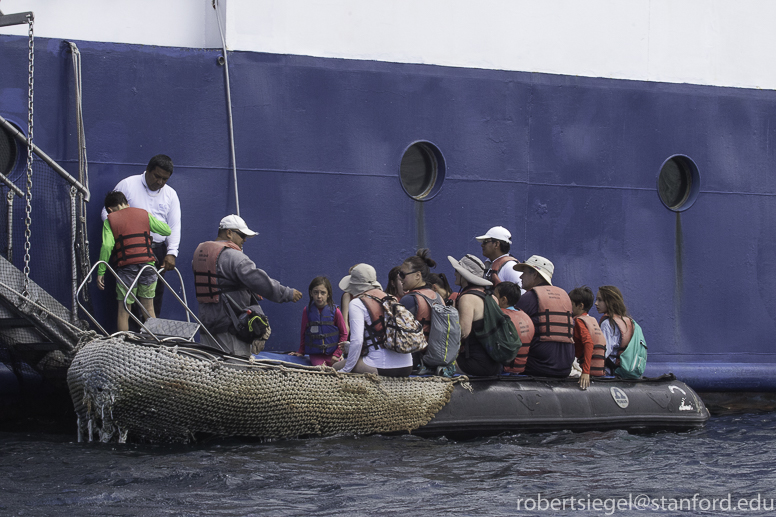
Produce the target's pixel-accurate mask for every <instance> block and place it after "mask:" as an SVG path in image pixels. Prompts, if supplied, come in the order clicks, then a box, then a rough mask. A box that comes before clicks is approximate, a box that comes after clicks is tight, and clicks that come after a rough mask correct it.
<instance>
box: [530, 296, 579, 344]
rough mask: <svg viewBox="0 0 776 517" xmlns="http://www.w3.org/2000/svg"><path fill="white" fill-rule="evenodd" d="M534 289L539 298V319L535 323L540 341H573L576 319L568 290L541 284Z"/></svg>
mask: <svg viewBox="0 0 776 517" xmlns="http://www.w3.org/2000/svg"><path fill="white" fill-rule="evenodd" d="M532 290H533V292H535V293H536V298H537V299H538V300H539V311H538V312H537V313H536V317H537V318H538V321H537V322H536V323H535V326H536V333H537V334H539V341H553V342H555V343H573V342H574V321H573V319H572V317H571V299H570V298H569V295H568V294H567V293H566V291H564V290H563V289H561V288H560V287H555V286H553V285H540V286H538V287H534V288H533V289H532Z"/></svg>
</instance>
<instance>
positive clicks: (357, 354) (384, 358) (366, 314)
mask: <svg viewBox="0 0 776 517" xmlns="http://www.w3.org/2000/svg"><path fill="white" fill-rule="evenodd" d="M339 287H340V289H342V290H343V291H345V292H347V293H350V294H351V295H353V299H352V300H351V301H350V304H349V306H348V320H349V322H350V346H349V349H348V351H347V358H346V359H343V360H342V361H340V362H338V363H336V364H335V365H334V368H336V369H337V370H340V371H343V372H353V373H377V374H379V375H383V376H386V377H408V376H409V374H410V372H411V371H412V354H400V353H397V352H394V351H392V350H388V349H385V348H383V347H382V346H380V345H379V342H380V341H381V340H384V339H385V329H384V328H383V327H382V318H381V316H382V313H383V312H382V311H383V309H382V305H381V304H380V303H379V302H378V301H377V300H375V298H376V299H378V300H379V299H382V298H385V297H386V296H387V295H386V294H385V292H383V287H382V286H381V285H380V283H379V282H378V281H377V273H376V272H375V268H373V267H372V266H370V265H369V264H358V265H357V266H355V267H353V269H352V270H351V272H350V274H349V275H348V276H346V277H345V278H343V279H342V280H341V281H340V283H339ZM362 350H363V351H364V353H362Z"/></svg>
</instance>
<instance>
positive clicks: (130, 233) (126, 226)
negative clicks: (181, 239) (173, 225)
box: [97, 190, 171, 331]
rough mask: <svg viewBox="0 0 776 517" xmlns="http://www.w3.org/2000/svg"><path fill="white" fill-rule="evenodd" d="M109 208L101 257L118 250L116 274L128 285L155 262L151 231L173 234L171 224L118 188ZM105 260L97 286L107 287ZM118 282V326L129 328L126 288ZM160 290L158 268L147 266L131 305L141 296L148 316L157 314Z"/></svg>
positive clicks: (107, 199) (107, 202)
mask: <svg viewBox="0 0 776 517" xmlns="http://www.w3.org/2000/svg"><path fill="white" fill-rule="evenodd" d="M105 210H106V211H107V212H108V218H107V219H105V222H104V223H103V226H102V247H101V248H100V260H102V261H104V262H108V259H110V256H111V254H112V253H113V252H114V250H115V252H116V259H117V265H116V275H117V276H118V277H119V279H120V280H121V282H124V284H126V285H127V286H129V285H130V284H132V282H134V281H135V278H136V277H137V275H138V273H139V272H140V270H141V269H143V267H144V266H146V265H147V264H152V265H153V264H154V262H155V260H156V258H155V257H154V253H153V250H152V249H151V244H152V243H153V239H152V237H151V232H154V233H158V234H159V235H162V236H167V235H170V233H171V232H170V227H169V226H168V225H167V224H165V223H163V222H161V221H160V220H159V219H157V218H156V217H154V216H153V215H151V214H150V213H148V212H146V211H145V210H143V209H142V208H133V207H130V206H129V203H128V202H127V198H126V196H125V195H124V193H123V192H120V191H118V190H114V191H112V192H109V193H108V195H107V196H105ZM105 269H106V266H105V264H100V266H99V267H98V268H97V287H99V288H100V290H104V289H105ZM121 282H116V296H117V298H118V300H119V310H118V317H117V323H116V326H117V328H118V330H119V331H127V330H129V312H127V310H126V309H125V308H124V303H123V300H124V297H125V296H126V294H127V291H126V288H125V287H124V286H123V285H122V284H121ZM155 292H156V271H155V270H154V268H153V267H151V268H146V269H144V270H143V272H142V274H141V275H140V278H139V279H138V281H137V285H136V286H135V287H134V288H133V289H132V295H131V296H130V297H129V299H128V300H127V305H131V304H132V303H133V302H134V301H135V297H138V298H139V299H140V303H141V304H142V305H143V307H144V308H145V310H146V312H147V313H148V317H150V318H155V317H156V313H155V312H154V293H155Z"/></svg>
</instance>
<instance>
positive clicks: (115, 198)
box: [105, 190, 129, 210]
mask: <svg viewBox="0 0 776 517" xmlns="http://www.w3.org/2000/svg"><path fill="white" fill-rule="evenodd" d="M128 204H129V202H128V201H127V196H125V195H124V193H123V192H121V191H120V190H111V191H110V192H108V195H107V196H105V210H107V209H109V208H113V207H115V206H119V205H128Z"/></svg>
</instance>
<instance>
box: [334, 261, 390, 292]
mask: <svg viewBox="0 0 776 517" xmlns="http://www.w3.org/2000/svg"><path fill="white" fill-rule="evenodd" d="M339 288H340V289H342V290H343V291H345V292H348V293H350V294H361V293H363V292H364V291H369V290H370V289H380V290H382V289H383V286H382V285H380V282H378V281H377V272H376V271H375V268H373V267H372V266H370V265H369V264H356V265H355V266H353V269H351V270H350V274H349V275H348V276H346V277H344V278H343V279H342V280H340V283H339Z"/></svg>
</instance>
